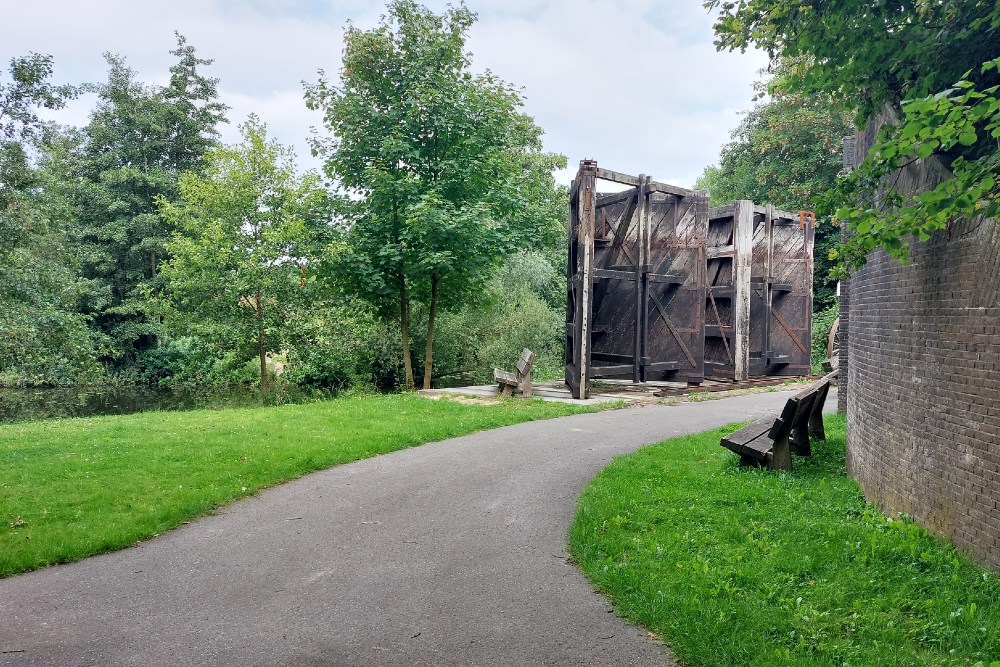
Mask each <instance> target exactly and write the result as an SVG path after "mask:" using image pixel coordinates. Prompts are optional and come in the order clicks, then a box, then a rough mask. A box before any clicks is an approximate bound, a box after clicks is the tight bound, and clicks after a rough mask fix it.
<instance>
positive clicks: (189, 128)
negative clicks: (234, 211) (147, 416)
mask: <svg viewBox="0 0 1000 667" xmlns="http://www.w3.org/2000/svg"><path fill="white" fill-rule="evenodd" d="M171 53H172V54H173V55H174V56H176V57H177V59H178V60H177V62H176V64H174V65H173V66H172V67H171V68H170V74H171V77H170V83H169V84H168V85H167V86H165V87H150V86H146V85H143V84H142V83H140V82H139V81H137V80H136V74H135V72H134V71H133V70H131V69H130V68H128V66H127V65H126V64H125V61H124V59H122V58H121V57H119V56H115V55H111V54H106V55H105V58H106V59H107V61H108V65H109V74H108V81H107V83H105V84H104V85H102V86H100V87H99V99H98V105H97V109H96V110H95V111H94V112H93V114H92V115H91V119H90V123H89V124H88V125H87V127H86V130H85V133H86V137H87V141H86V143H85V145H84V147H83V149H82V151H81V152H80V154H79V156H78V166H77V169H76V175H77V176H78V178H79V180H80V181H81V185H79V186H74V194H73V197H74V199H75V201H76V206H77V215H78V218H79V222H80V224H79V227H80V251H81V255H82V259H83V261H84V270H85V275H86V276H87V277H89V278H93V279H96V280H99V281H102V282H103V283H105V284H106V285H107V286H108V289H109V290H110V300H109V302H108V303H107V305H106V306H104V307H101V308H100V310H98V311H97V312H95V313H94V315H95V321H96V323H97V325H98V327H99V329H100V330H101V331H102V332H104V333H105V334H106V335H108V336H110V338H111V339H112V341H113V344H114V351H113V356H114V357H115V358H116V359H118V360H120V361H121V362H124V363H128V362H130V361H132V360H134V358H135V356H136V355H137V354H138V353H139V352H140V351H142V350H143V349H146V348H148V347H150V346H152V345H154V344H155V343H156V341H157V335H158V323H157V321H156V319H155V318H154V317H153V315H152V313H151V312H150V311H149V305H148V304H149V301H148V299H147V294H148V293H149V290H150V289H151V288H152V289H153V291H154V292H155V290H156V289H157V285H158V283H157V273H158V270H159V264H160V262H162V261H163V260H164V259H165V258H166V244H167V241H168V239H169V238H170V234H171V231H172V228H171V226H170V224H169V223H168V222H167V221H166V220H164V219H163V218H161V217H160V215H159V212H158V209H157V201H158V200H159V199H160V198H165V199H167V200H173V199H175V198H176V197H177V192H178V178H179V177H180V174H181V173H182V172H185V171H192V170H193V171H197V170H199V169H200V168H201V166H202V157H203V155H204V153H205V151H206V150H208V149H209V148H210V147H211V146H213V145H214V144H215V143H216V138H217V136H218V132H217V130H216V126H217V125H218V123H220V122H225V115H224V114H225V110H226V107H225V105H223V104H221V103H220V102H218V100H217V97H218V91H217V84H218V80H217V79H212V78H207V77H205V76H203V75H201V74H199V68H200V67H203V66H208V65H210V64H211V62H212V61H211V60H204V59H200V58H197V57H196V56H195V52H194V48H193V47H191V46H189V45H188V44H187V42H186V40H185V38H184V37H183V36H181V35H178V36H177V48H176V49H175V50H173V51H171Z"/></svg>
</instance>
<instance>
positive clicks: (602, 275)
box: [594, 269, 635, 281]
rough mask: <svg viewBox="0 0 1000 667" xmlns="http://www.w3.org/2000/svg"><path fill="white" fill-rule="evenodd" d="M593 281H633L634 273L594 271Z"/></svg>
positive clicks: (611, 270) (607, 270)
mask: <svg viewBox="0 0 1000 667" xmlns="http://www.w3.org/2000/svg"><path fill="white" fill-rule="evenodd" d="M594 280H595V281H597V280H631V281H635V274H634V273H627V272H625V271H616V270H613V269H594Z"/></svg>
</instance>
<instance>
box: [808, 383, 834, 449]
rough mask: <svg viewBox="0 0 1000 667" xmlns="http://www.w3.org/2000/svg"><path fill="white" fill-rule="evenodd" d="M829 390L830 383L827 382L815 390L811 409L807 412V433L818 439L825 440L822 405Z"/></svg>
mask: <svg viewBox="0 0 1000 667" xmlns="http://www.w3.org/2000/svg"><path fill="white" fill-rule="evenodd" d="M829 391H830V385H829V384H827V385H826V386H824V387H823V388H822V389H820V390H819V392H817V394H816V399H815V400H814V401H813V405H812V410H811V411H810V412H809V435H811V436H812V437H814V438H819V439H820V440H826V428H825V427H824V426H823V405H825V404H826V395H827V393H828V392H829Z"/></svg>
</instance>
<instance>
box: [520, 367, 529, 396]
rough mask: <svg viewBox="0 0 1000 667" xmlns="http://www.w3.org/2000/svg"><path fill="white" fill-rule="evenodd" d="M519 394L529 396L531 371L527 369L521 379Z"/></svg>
mask: <svg viewBox="0 0 1000 667" xmlns="http://www.w3.org/2000/svg"><path fill="white" fill-rule="evenodd" d="M521 396H524V397H525V398H531V371H528V372H527V374H525V376H524V378H523V379H522V380H521Z"/></svg>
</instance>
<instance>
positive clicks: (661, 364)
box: [646, 361, 681, 373]
mask: <svg viewBox="0 0 1000 667" xmlns="http://www.w3.org/2000/svg"><path fill="white" fill-rule="evenodd" d="M680 367H681V365H680V364H679V363H677V362H676V361H654V362H653V363H650V364H646V371H647V372H650V373H663V372H666V371H676V370H680Z"/></svg>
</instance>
